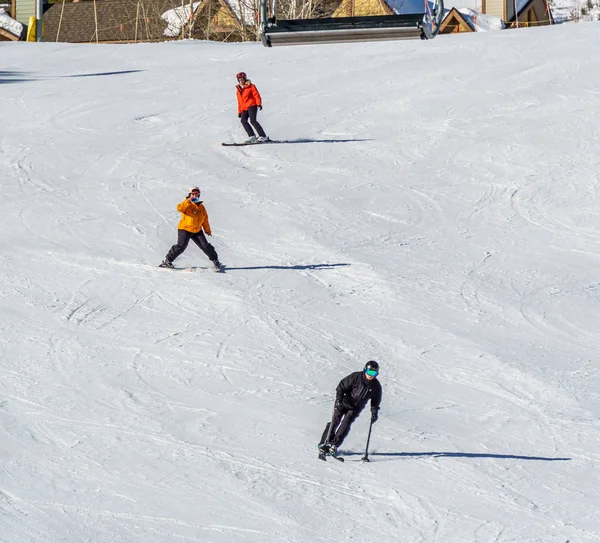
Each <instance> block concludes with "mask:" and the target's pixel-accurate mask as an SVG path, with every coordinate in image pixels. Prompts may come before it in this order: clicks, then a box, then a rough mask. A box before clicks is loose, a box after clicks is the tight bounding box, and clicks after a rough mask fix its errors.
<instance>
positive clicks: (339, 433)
mask: <svg viewBox="0 0 600 543" xmlns="http://www.w3.org/2000/svg"><path fill="white" fill-rule="evenodd" d="M358 415H360V411H356V410H349V409H344V408H342V409H335V410H334V411H333V419H332V421H331V422H328V423H327V426H325V431H324V432H323V435H322V436H321V443H325V442H327V436H329V427H330V426H331V425H332V424H333V428H332V430H331V435H330V436H329V443H331V444H332V445H335V446H336V448H337V447H339V446H340V445H341V444H342V443H343V442H344V439H346V436H347V435H348V433H349V432H350V427H351V426H352V423H353V422H354V421H355V420H356V419H357V418H358Z"/></svg>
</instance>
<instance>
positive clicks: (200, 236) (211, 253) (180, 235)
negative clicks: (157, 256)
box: [167, 230, 219, 262]
mask: <svg viewBox="0 0 600 543" xmlns="http://www.w3.org/2000/svg"><path fill="white" fill-rule="evenodd" d="M190 240H192V241H193V242H194V243H195V244H196V245H197V246H198V247H200V249H202V251H203V252H204V254H205V255H206V256H207V257H208V258H210V259H211V260H219V257H218V256H217V251H215V248H214V247H213V246H212V245H211V244H210V243H208V241H206V237H205V236H204V232H202V230H200V232H195V233H194V232H188V231H187V230H177V243H176V244H175V245H173V247H171V250H170V251H169V252H168V253H167V260H168V261H169V262H173V260H175V259H176V258H177V257H178V256H179V255H180V254H181V253H183V251H185V250H186V249H187V246H188V243H189V242H190Z"/></svg>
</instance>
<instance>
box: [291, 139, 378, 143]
mask: <svg viewBox="0 0 600 543" xmlns="http://www.w3.org/2000/svg"><path fill="white" fill-rule="evenodd" d="M353 141H373V140H372V139H368V138H350V139H339V140H329V139H326V140H317V139H313V138H298V139H295V140H281V143H351V142H353Z"/></svg>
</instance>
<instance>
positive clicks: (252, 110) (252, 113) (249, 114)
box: [240, 106, 267, 138]
mask: <svg viewBox="0 0 600 543" xmlns="http://www.w3.org/2000/svg"><path fill="white" fill-rule="evenodd" d="M257 111H258V108H257V107H256V106H250V107H249V108H248V110H247V111H242V116H241V117H240V119H241V120H242V126H243V127H244V130H245V131H246V134H248V136H249V137H252V136H254V135H255V134H254V130H252V126H253V127H254V128H255V129H256V131H257V132H258V135H259V136H260V137H261V138H264V137H266V136H267V135H266V134H265V131H264V130H263V127H262V126H260V123H259V122H258V121H257V120H256V113H257ZM248 118H250V123H252V126H250V123H249V122H248Z"/></svg>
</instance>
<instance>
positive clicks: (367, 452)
mask: <svg viewBox="0 0 600 543" xmlns="http://www.w3.org/2000/svg"><path fill="white" fill-rule="evenodd" d="M371 428H373V420H372V419H371V424H370V425H369V435H368V436H367V447H366V448H365V455H364V456H363V457H362V458H361V460H362V461H363V462H370V460H369V441H371Z"/></svg>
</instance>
